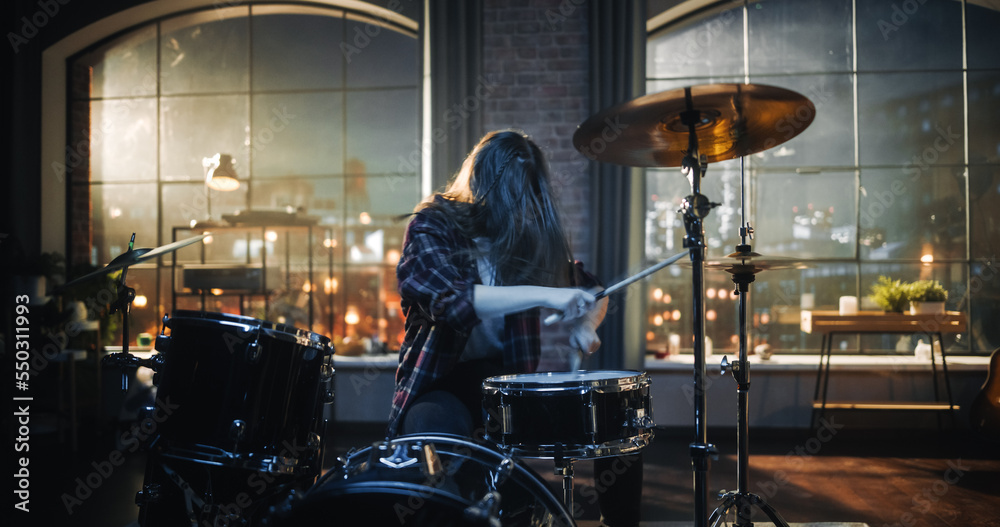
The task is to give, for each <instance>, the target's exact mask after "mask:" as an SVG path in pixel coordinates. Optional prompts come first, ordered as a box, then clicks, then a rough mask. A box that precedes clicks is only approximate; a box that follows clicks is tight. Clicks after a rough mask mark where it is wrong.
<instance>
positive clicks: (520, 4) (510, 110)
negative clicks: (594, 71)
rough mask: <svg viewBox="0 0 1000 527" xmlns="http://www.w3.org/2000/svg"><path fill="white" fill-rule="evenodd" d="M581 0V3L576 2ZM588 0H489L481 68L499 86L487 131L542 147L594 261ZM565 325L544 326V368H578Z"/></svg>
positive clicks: (570, 227) (577, 242) (585, 255)
mask: <svg viewBox="0 0 1000 527" xmlns="http://www.w3.org/2000/svg"><path fill="white" fill-rule="evenodd" d="M577 4H582V5H577ZM587 67H588V48H587V9H586V2H585V0H486V3H485V5H484V9H483V75H484V76H485V77H486V78H487V79H489V80H490V83H491V84H492V85H495V86H496V89H495V90H494V91H493V92H491V93H490V98H489V99H488V100H487V101H486V102H485V104H484V106H483V126H484V127H485V128H486V130H484V132H485V131H488V130H495V129H499V128H520V129H521V130H524V131H525V132H527V133H528V135H530V136H531V137H532V138H533V139H534V140H535V142H536V143H538V146H539V147H540V148H541V149H542V151H543V152H545V155H546V156H547V157H548V160H549V169H550V171H551V173H552V178H553V180H554V181H553V188H554V189H555V191H556V197H557V199H558V203H559V207H560V211H561V213H562V217H563V221H564V227H565V228H566V231H567V235H568V236H569V237H570V243H571V245H572V248H573V253H574V256H575V257H576V258H577V259H579V260H582V261H583V262H584V263H585V264H586V262H589V261H590V260H591V248H590V213H589V210H590V185H589V178H588V175H587V159H586V158H585V157H583V155H582V154H580V153H579V152H578V151H577V150H576V149H575V148H573V132H574V131H576V127H577V125H579V124H580V123H581V122H583V121H584V120H585V119H586V118H587V117H588V113H587V107H588V91H589V90H588V82H587ZM568 336H569V333H568V328H566V327H564V326H563V325H562V324H556V325H554V326H551V327H546V328H544V331H543V335H542V337H543V341H542V342H543V343H542V362H541V364H540V365H539V370H540V371H546V370H565V369H575V368H576V365H575V364H574V363H573V359H574V357H575V356H576V352H575V351H573V350H571V349H569V346H568V344H567V338H568Z"/></svg>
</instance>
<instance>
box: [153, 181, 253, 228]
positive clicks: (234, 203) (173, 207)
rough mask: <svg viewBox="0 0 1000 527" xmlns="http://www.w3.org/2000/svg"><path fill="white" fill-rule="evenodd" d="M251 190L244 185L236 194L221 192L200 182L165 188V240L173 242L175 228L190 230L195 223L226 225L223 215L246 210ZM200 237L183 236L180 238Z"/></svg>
mask: <svg viewBox="0 0 1000 527" xmlns="http://www.w3.org/2000/svg"><path fill="white" fill-rule="evenodd" d="M247 187H248V185H247V184H246V183H244V184H242V185H240V188H238V189H236V190H234V191H231V192H220V191H218V190H211V189H209V188H208V186H206V185H205V184H204V183H200V182H199V183H178V184H172V185H163V188H162V192H163V204H162V210H163V239H164V240H168V241H173V238H172V234H171V231H172V230H173V229H174V228H175V227H180V228H185V229H186V228H188V227H190V226H191V222H211V221H214V222H216V223H223V222H224V220H223V216H226V215H230V214H233V213H234V212H236V211H240V210H246V199H247ZM209 200H211V201H209ZM210 212H211V213H210ZM197 234H200V233H198V232H184V233H180V234H179V235H178V236H179V238H178V239H181V238H186V237H188V236H195V235H197Z"/></svg>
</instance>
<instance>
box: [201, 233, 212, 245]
mask: <svg viewBox="0 0 1000 527" xmlns="http://www.w3.org/2000/svg"><path fill="white" fill-rule="evenodd" d="M202 234H208V233H207V232H203V233H202ZM213 241H215V238H212V236H211V235H209V236H205V237H204V238H202V239H201V243H204V244H205V245H211V243H212V242H213Z"/></svg>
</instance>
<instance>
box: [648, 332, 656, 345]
mask: <svg viewBox="0 0 1000 527" xmlns="http://www.w3.org/2000/svg"><path fill="white" fill-rule="evenodd" d="M655 339H656V333H653V332H652V331H647V332H646V342H652V341H653V340H655Z"/></svg>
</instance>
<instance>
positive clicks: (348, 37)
mask: <svg viewBox="0 0 1000 527" xmlns="http://www.w3.org/2000/svg"><path fill="white" fill-rule="evenodd" d="M344 24H345V29H344V38H343V40H344V45H345V46H346V47H345V48H342V49H341V50H340V51H342V52H343V54H344V60H346V61H347V86H348V87H350V88H365V87H374V86H417V84H418V81H419V71H418V70H417V65H418V64H420V60H419V58H420V55H419V53H420V46H418V45H417V44H418V43H417V39H415V38H412V37H409V36H406V35H404V34H402V33H399V32H396V31H393V30H391V29H388V28H386V27H382V26H380V25H378V24H377V23H374V21H371V22H369V21H367V20H366V21H360V20H350V19H349V20H346V21H345V22H344ZM338 48H339V46H338ZM343 49H346V50H347V51H343ZM338 54H339V53H338Z"/></svg>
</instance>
